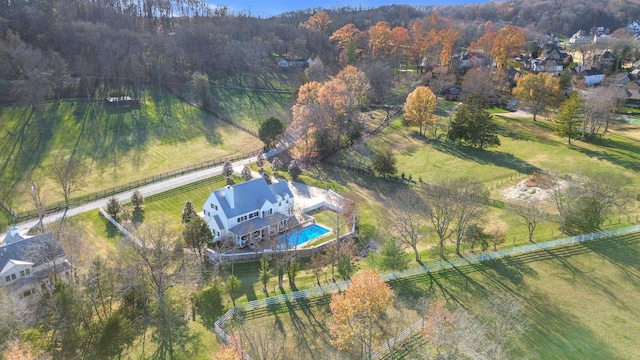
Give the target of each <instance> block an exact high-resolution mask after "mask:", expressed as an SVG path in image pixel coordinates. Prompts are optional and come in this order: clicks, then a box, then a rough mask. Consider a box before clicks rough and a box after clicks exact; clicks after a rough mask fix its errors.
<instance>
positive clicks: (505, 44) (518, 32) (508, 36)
mask: <svg viewBox="0 0 640 360" xmlns="http://www.w3.org/2000/svg"><path fill="white" fill-rule="evenodd" d="M526 44H527V39H526V34H525V32H524V30H523V29H522V28H520V27H517V26H513V25H507V26H505V27H503V28H502V29H500V30H499V31H498V33H497V34H496V36H495V38H494V40H493V47H492V49H491V55H493V58H494V60H495V61H496V64H497V66H498V69H506V67H507V60H509V57H510V56H512V55H518V54H520V52H521V51H523V50H524V46H525V45H526Z"/></svg>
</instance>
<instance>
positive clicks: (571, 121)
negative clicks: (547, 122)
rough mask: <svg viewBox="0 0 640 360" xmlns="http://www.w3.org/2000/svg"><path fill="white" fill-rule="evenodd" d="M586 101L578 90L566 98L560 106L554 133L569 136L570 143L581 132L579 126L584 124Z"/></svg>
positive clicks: (555, 120)
mask: <svg viewBox="0 0 640 360" xmlns="http://www.w3.org/2000/svg"><path fill="white" fill-rule="evenodd" d="M582 119H584V102H583V100H582V98H581V97H580V95H579V94H578V93H577V92H574V93H572V94H571V96H570V97H569V98H568V99H567V100H565V101H564V102H563V103H562V105H561V106H560V111H559V112H558V114H557V115H556V116H555V119H554V129H553V130H554V133H555V134H556V135H558V136H560V137H563V138H565V137H566V138H567V140H568V142H569V145H571V139H572V138H574V137H576V136H578V134H579V133H580V132H579V130H578V127H579V126H580V125H582V124H583V121H582Z"/></svg>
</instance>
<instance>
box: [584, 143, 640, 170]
mask: <svg viewBox="0 0 640 360" xmlns="http://www.w3.org/2000/svg"><path fill="white" fill-rule="evenodd" d="M591 143H592V144H594V145H598V146H600V147H601V148H602V151H594V150H590V149H586V148H584V147H579V146H573V149H575V150H576V151H578V152H580V153H582V154H584V155H587V156H588V157H590V158H594V159H598V160H604V161H607V162H610V163H611V164H613V165H618V166H622V167H623V168H625V169H630V170H632V171H635V172H638V171H640V155H639V154H640V142H634V143H631V142H623V141H618V140H614V139H604V140H603V139H597V140H593V141H592V142H591Z"/></svg>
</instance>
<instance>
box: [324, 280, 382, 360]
mask: <svg viewBox="0 0 640 360" xmlns="http://www.w3.org/2000/svg"><path fill="white" fill-rule="evenodd" d="M393 298H394V296H393V291H392V290H391V288H389V285H387V284H386V283H385V282H384V281H383V280H382V279H381V278H380V276H378V274H376V273H375V272H374V271H372V270H363V271H361V272H359V273H358V274H356V275H355V276H353V278H352V279H351V283H350V284H349V287H347V290H345V291H344V292H343V293H337V294H335V295H333V296H332V297H331V303H330V304H329V307H330V308H331V314H332V315H333V320H332V322H331V324H330V325H329V329H330V333H331V335H332V339H331V343H332V344H334V345H335V346H336V347H337V348H338V349H340V350H344V349H356V350H357V349H358V348H359V349H361V350H362V354H364V358H365V359H371V356H372V350H373V341H374V338H376V337H377V336H378V321H379V320H380V319H381V318H382V317H383V315H384V313H385V310H386V309H387V308H388V307H389V306H391V305H392V303H393Z"/></svg>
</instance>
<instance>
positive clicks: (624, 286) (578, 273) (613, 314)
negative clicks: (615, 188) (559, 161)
mask: <svg viewBox="0 0 640 360" xmlns="http://www.w3.org/2000/svg"><path fill="white" fill-rule="evenodd" d="M639 263H640V234H634V235H628V236H624V237H620V238H616V239H606V240H601V241H597V242H592V243H585V244H581V245H575V246H571V247H565V248H557V249H552V250H547V251H541V252H536V253H531V254H525V255H520V256H514V257H509V258H506V259H501V260H497V261H492V262H487V263H483V264H479V265H468V266H463V267H460V268H455V269H451V270H447V271H442V272H438V273H434V274H431V275H422V276H416V277H413V278H410V279H404V280H400V281H396V282H394V283H392V284H391V285H392V287H393V288H394V290H395V293H396V296H397V298H398V299H401V301H400V303H399V304H401V307H402V306H404V307H406V309H405V310H404V311H403V312H402V316H393V315H389V317H388V318H387V321H386V323H385V329H387V330H388V333H389V334H388V335H393V333H394V332H396V331H397V329H398V326H397V324H398V322H399V321H402V322H403V324H405V323H407V322H411V321H408V320H415V319H417V315H416V313H415V311H413V310H411V309H410V307H411V306H412V305H413V306H415V305H416V304H417V303H418V300H419V299H422V298H429V299H430V300H442V301H445V302H447V304H448V305H449V306H450V307H456V306H464V307H465V308H467V309H469V310H471V311H472V312H477V311H478V310H479V309H478V308H477V306H478V305H479V303H480V302H481V300H482V299H484V298H485V297H486V296H487V295H490V294H504V293H508V294H510V295H511V296H514V297H517V298H519V299H521V300H522V301H524V303H525V308H524V310H525V314H526V315H527V317H528V319H529V321H530V327H529V330H528V331H527V332H526V333H525V334H524V336H522V337H521V339H519V340H516V341H518V348H517V349H516V350H515V351H514V352H513V353H512V354H511V356H512V358H531V359H626V358H629V356H630V355H631V354H637V353H639V352H640V343H638V342H637V339H638V337H639V336H640V327H638V325H637V324H638V323H640V303H638V302H637V301H635V299H637V298H638V296H640V284H639V283H638V278H639V277H640V266H638V264H639ZM327 303H328V298H325V299H324V300H322V299H310V300H308V301H307V300H305V301H299V302H292V303H289V304H287V305H286V309H283V310H285V312H280V311H279V310H278V309H277V308H276V307H274V308H268V309H267V310H266V311H260V312H255V313H254V312H252V313H251V314H248V315H247V319H248V321H247V322H246V323H245V327H248V328H251V329H256V331H269V332H273V331H274V330H273V329H276V331H275V332H274V333H272V337H273V338H274V339H277V338H279V337H280V336H281V335H280V334H285V336H286V338H287V339H288V341H287V344H288V345H287V346H290V347H291V348H290V350H288V351H292V353H295V354H297V355H298V356H301V357H300V358H308V359H320V358H324V357H323V356H321V355H319V354H334V353H335V349H333V347H332V346H331V345H330V344H329V338H328V334H327V331H326V326H327V321H328V320H329V313H330V312H329V309H328V305H327ZM402 304H403V305H402ZM236 331H239V332H241V330H236ZM289 344H290V345H289ZM300 344H304V346H302V347H300ZM409 358H411V355H409Z"/></svg>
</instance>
